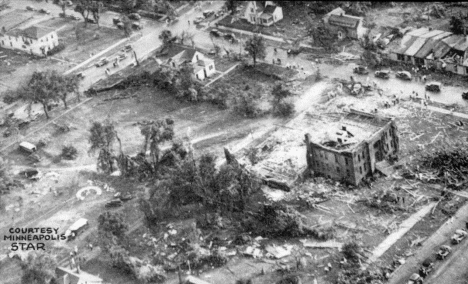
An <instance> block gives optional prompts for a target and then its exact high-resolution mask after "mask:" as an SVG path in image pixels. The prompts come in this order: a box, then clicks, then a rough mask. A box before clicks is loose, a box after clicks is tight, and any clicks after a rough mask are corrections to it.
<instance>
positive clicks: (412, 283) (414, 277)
mask: <svg viewBox="0 0 468 284" xmlns="http://www.w3.org/2000/svg"><path fill="white" fill-rule="evenodd" d="M422 283H423V279H422V277H421V276H420V275H419V274H417V273H413V274H411V276H410V278H409V279H408V284H422Z"/></svg>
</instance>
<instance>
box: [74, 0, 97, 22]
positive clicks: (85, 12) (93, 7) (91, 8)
mask: <svg viewBox="0 0 468 284" xmlns="http://www.w3.org/2000/svg"><path fill="white" fill-rule="evenodd" d="M75 3H76V6H75V12H78V13H80V14H81V15H82V16H83V19H84V22H85V27H86V26H87V24H88V19H89V16H90V15H91V16H92V17H93V19H94V21H96V24H97V25H98V27H99V19H100V18H101V13H102V9H103V7H104V5H103V3H102V1H96V0H75Z"/></svg>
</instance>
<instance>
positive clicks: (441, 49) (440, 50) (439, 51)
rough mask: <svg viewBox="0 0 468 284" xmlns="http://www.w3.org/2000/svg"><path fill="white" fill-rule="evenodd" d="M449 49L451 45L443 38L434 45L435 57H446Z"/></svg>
mask: <svg viewBox="0 0 468 284" xmlns="http://www.w3.org/2000/svg"><path fill="white" fill-rule="evenodd" d="M449 51H450V46H449V45H448V44H446V43H445V42H444V41H443V40H441V41H439V42H438V43H437V44H436V45H435V46H434V54H433V58H434V59H436V58H441V57H444V56H445V55H446V54H447V53H448V52H449Z"/></svg>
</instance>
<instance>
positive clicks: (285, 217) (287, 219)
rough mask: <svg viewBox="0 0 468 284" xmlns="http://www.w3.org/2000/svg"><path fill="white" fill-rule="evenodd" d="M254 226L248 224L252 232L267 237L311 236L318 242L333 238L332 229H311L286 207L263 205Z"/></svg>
mask: <svg viewBox="0 0 468 284" xmlns="http://www.w3.org/2000/svg"><path fill="white" fill-rule="evenodd" d="M256 218H257V220H256V221H257V223H256V224H250V225H253V226H248V227H250V228H249V229H251V230H252V231H253V232H255V233H256V234H259V235H262V236H268V237H300V236H313V237H315V238H317V239H320V240H329V239H331V238H333V237H334V236H335V230H334V228H333V227H320V226H319V227H312V226H309V225H308V224H306V222H305V220H306V218H305V217H304V216H303V215H301V214H300V213H299V212H298V211H296V210H295V209H294V208H292V207H291V206H288V205H283V204H264V207H263V211H262V212H261V214H260V215H259V216H257V217H256Z"/></svg>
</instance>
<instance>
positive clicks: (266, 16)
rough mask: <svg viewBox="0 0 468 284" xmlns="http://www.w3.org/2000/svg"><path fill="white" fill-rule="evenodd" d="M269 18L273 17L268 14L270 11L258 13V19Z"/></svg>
mask: <svg viewBox="0 0 468 284" xmlns="http://www.w3.org/2000/svg"><path fill="white" fill-rule="evenodd" d="M270 18H273V15H272V14H270V13H265V12H264V13H263V14H261V15H260V19H270Z"/></svg>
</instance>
